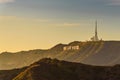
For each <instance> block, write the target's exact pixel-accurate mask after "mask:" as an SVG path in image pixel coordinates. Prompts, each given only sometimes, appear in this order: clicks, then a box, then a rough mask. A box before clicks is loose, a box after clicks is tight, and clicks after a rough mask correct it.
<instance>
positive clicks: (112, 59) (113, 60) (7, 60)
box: [0, 41, 120, 70]
mask: <svg viewBox="0 0 120 80" xmlns="http://www.w3.org/2000/svg"><path fill="white" fill-rule="evenodd" d="M66 46H79V48H80V49H79V50H63V48H64V47H66ZM119 47H120V41H99V42H90V41H87V42H81V41H74V42H71V43H69V44H58V45H56V46H54V47H52V48H50V49H46V50H41V49H36V50H29V51H21V52H17V53H9V52H5V53H2V54H0V69H2V70H3V69H13V68H20V67H24V66H28V65H29V64H31V63H34V62H35V61H38V60H40V59H42V58H49V57H50V58H57V59H59V60H65V61H70V62H81V63H85V64H91V65H103V66H104V65H106V66H107V65H114V64H120V57H119V56H120V49H119ZM18 63H19V64H18Z"/></svg>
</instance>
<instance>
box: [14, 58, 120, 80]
mask: <svg viewBox="0 0 120 80" xmlns="http://www.w3.org/2000/svg"><path fill="white" fill-rule="evenodd" d="M13 80H120V65H116V66H113V67H102V66H101V67H100V66H90V65H85V64H80V63H73V62H66V61H59V60H57V59H50V58H45V59H42V60H40V61H38V62H35V63H34V64H32V65H30V66H29V67H28V68H27V69H26V70H25V71H24V72H21V73H20V74H19V75H18V76H16V77H15V78H14V79H13Z"/></svg>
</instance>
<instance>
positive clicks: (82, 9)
mask: <svg viewBox="0 0 120 80" xmlns="http://www.w3.org/2000/svg"><path fill="white" fill-rule="evenodd" d="M96 20H97V21H98V35H99V38H102V39H103V40H120V22H119V21H120V0H0V52H3V51H9V52H16V51H21V50H31V49H48V48H51V47H53V46H54V45H56V44H58V43H69V42H72V41H87V40H90V38H91V37H92V36H93V35H94V28H95V21H96Z"/></svg>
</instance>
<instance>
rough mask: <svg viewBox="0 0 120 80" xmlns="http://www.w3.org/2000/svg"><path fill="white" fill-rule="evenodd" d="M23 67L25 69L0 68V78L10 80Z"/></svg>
mask: <svg viewBox="0 0 120 80" xmlns="http://www.w3.org/2000/svg"><path fill="white" fill-rule="evenodd" d="M25 69H27V67H24V68H21V69H12V70H0V80H12V79H13V78H14V77H15V76H17V75H19V74H20V73H21V72H22V71H24V70H25Z"/></svg>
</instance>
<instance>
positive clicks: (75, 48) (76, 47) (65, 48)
mask: <svg viewBox="0 0 120 80" xmlns="http://www.w3.org/2000/svg"><path fill="white" fill-rule="evenodd" d="M79 49H80V47H79V46H65V47H63V50H64V51H66V50H79Z"/></svg>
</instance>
